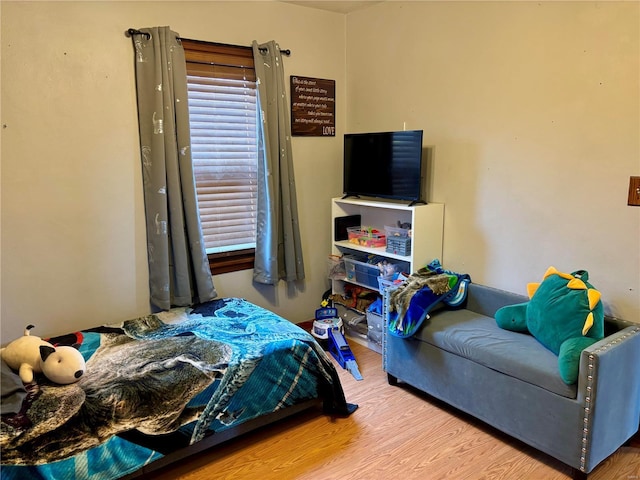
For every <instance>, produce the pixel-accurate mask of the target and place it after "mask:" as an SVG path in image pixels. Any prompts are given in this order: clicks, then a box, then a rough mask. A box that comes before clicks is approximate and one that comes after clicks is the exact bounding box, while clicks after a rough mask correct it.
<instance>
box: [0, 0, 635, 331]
mask: <svg viewBox="0 0 640 480" xmlns="http://www.w3.org/2000/svg"><path fill="white" fill-rule="evenodd" d="M248 7H250V8H248ZM638 7H639V5H638V4H637V3H632V2H628V3H620V4H618V3H610V2H602V3H586V2H568V3H555V2H552V3H544V2H537V3H533V2H532V3H521V2H515V3H510V2H495V3H484V2H471V3H461V2H449V3H437V2H406V3H405V2H392V3H385V4H379V5H374V6H371V7H370V8H367V9H365V10H363V11H360V12H355V13H351V14H349V15H346V16H345V15H341V14H334V13H329V12H323V11H319V10H314V9H309V8H304V7H297V6H293V5H288V4H282V3H278V2H238V1H236V2H193V3H190V2H139V3H136V2H104V3H99V2H68V3H63V2H42V3H40V2H7V1H2V2H1V3H0V8H1V14H2V23H1V26H2V44H1V48H2V51H1V67H2V72H1V75H2V77H1V80H2V83H1V99H0V100H1V106H2V112H1V114H2V125H3V126H5V125H6V127H5V128H2V130H1V132H2V145H1V154H2V158H1V161H2V165H1V166H2V177H1V182H2V184H1V187H2V191H1V208H2V224H1V256H0V261H1V270H0V272H1V275H2V277H1V284H0V285H1V289H2V290H1V302H2V305H1V315H2V316H1V318H0V321H1V323H2V330H1V337H0V342H2V343H4V342H6V341H8V340H11V339H12V338H14V337H16V336H18V335H20V334H21V331H22V329H23V327H24V325H26V324H27V323H33V324H35V325H37V329H36V330H35V332H34V333H35V334H39V335H43V336H46V335H54V334H58V333H64V332H67V331H71V330H74V329H78V328H82V327H89V326H94V325H96V324H99V323H101V322H110V321H116V320H121V319H124V318H128V317H132V316H134V315H138V314H144V313H147V312H148V311H149V305H148V291H147V267H146V252H145V238H144V228H143V223H142V222H143V203H142V202H143V199H142V189H141V176H140V165H139V163H140V159H139V147H138V135H137V127H136V106H135V90H134V87H133V85H134V76H133V51H132V47H131V42H130V40H129V39H127V38H125V37H124V35H123V32H124V31H125V30H126V29H127V28H129V27H132V26H133V27H143V26H155V25H170V26H171V27H172V29H173V30H175V31H177V32H179V33H180V34H181V35H183V36H185V37H188V38H196V39H202V40H210V41H217V42H224V43H235V44H243V45H248V44H250V42H251V41H252V40H253V39H256V40H258V41H267V40H271V39H275V40H277V41H278V42H280V44H281V46H282V47H283V48H290V49H291V50H292V52H293V55H292V56H291V57H289V58H287V59H286V60H285V68H286V73H287V75H304V76H311V77H319V78H328V79H334V80H336V88H337V94H336V97H337V98H336V100H337V101H336V105H337V135H336V137H335V138H332V139H329V138H294V139H293V148H294V155H295V168H296V179H297V183H298V201H299V209H300V212H301V214H302V218H301V229H302V236H303V240H304V242H305V244H304V255H305V263H306V270H307V281H306V282H305V283H304V285H303V286H302V289H301V290H297V289H288V288H287V287H286V285H284V284H283V285H281V286H280V287H279V288H277V289H273V288H271V287H259V288H256V287H254V286H253V285H252V283H251V275H250V272H238V273H234V274H229V275H224V276H218V277H216V278H215V283H216V287H217V289H218V293H219V294H220V295H224V296H235V295H237V296H244V297H246V298H248V299H249V300H252V301H254V302H255V303H258V304H260V305H263V306H266V307H269V308H272V309H273V310H275V311H276V312H278V313H280V314H282V315H283V316H285V317H287V318H289V319H291V320H293V321H295V322H299V321H303V320H306V319H308V318H311V316H312V315H313V311H314V309H315V308H316V306H317V304H318V301H319V298H320V295H321V294H322V292H323V291H324V290H325V288H327V283H326V280H325V279H324V274H325V255H326V253H327V252H328V251H329V242H330V239H329V230H330V229H329V225H328V222H329V199H330V198H331V197H332V196H335V195H338V194H339V192H340V190H341V164H342V153H341V151H342V134H343V133H345V132H346V131H366V130H387V129H401V128H403V125H405V124H406V127H407V128H420V129H424V131H425V142H426V143H427V144H428V145H432V146H433V158H432V161H431V162H430V178H429V194H428V197H429V200H432V201H438V202H444V203H445V204H446V208H445V224H446V225H445V239H444V259H443V260H444V263H445V265H446V266H447V267H449V268H452V269H456V270H460V271H465V272H468V273H470V274H471V275H472V277H473V279H474V280H475V281H476V282H481V283H486V284H489V285H492V286H495V287H500V288H505V289H507V290H511V291H519V292H524V288H525V284H526V283H527V282H529V281H536V280H539V278H540V276H541V275H542V273H543V272H544V270H545V269H546V268H547V266H549V265H550V264H553V265H555V266H556V267H557V268H559V269H561V270H573V269H578V268H585V269H587V270H589V272H590V274H591V279H592V280H593V283H594V284H595V285H596V286H597V287H598V288H599V289H600V290H602V292H603V294H604V298H605V301H606V305H607V310H608V312H609V313H613V314H615V315H619V316H621V317H625V318H628V319H630V320H636V321H639V320H640V318H639V317H640V240H639V238H640V235H639V234H640V208H637V207H636V208H632V207H627V206H626V190H627V185H628V177H629V175H638V174H640V138H639V133H638V132H639V131H640V120H639V117H640V115H639V112H638V106H639V102H640V99H639V96H638V95H639V88H638V87H639V85H638V81H639V77H640V75H639V67H638V57H639V54H640V51H639V46H638V45H639V33H638V22H637V18H638V14H639V11H638ZM248 12H249V13H248ZM241 16H245V17H246V19H245V20H244V21H243V23H242V24H241V23H240V20H239V19H240V17H241ZM345 35H346V38H345Z"/></svg>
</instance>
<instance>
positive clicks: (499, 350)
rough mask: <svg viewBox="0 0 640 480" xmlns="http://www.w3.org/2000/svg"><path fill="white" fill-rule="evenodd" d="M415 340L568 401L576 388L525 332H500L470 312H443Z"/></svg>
mask: <svg viewBox="0 0 640 480" xmlns="http://www.w3.org/2000/svg"><path fill="white" fill-rule="evenodd" d="M414 338H416V339H418V340H420V341H423V342H427V343H429V344H431V345H434V346H436V347H438V348H441V349H443V350H446V351H448V352H451V353H454V354H457V355H460V356H463V357H465V358H468V359H469V360H472V361H474V362H476V363H479V364H481V365H484V366H486V367H488V368H491V369H493V370H496V371H498V372H501V373H503V374H505V375H509V376H512V377H515V378H518V379H520V380H522V381H524V382H527V383H530V384H532V385H537V386H539V387H540V388H544V389H546V390H549V391H551V392H554V393H557V394H558V395H562V396H564V397H567V398H576V392H577V386H576V385H575V384H574V385H567V384H566V383H564V382H563V381H562V378H561V377H560V373H559V370H558V357H557V356H556V355H555V354H554V353H553V352H551V351H549V350H547V349H546V348H545V347H544V346H542V345H541V344H540V342H538V341H537V340H536V339H535V338H534V337H532V336H531V335H529V334H527V333H517V332H511V331H508V330H502V329H501V328H499V327H498V326H497V324H496V321H495V319H493V318H491V317H487V316H485V315H482V314H479V313H476V312H473V311H471V310H466V309H461V310H453V311H452V310H442V311H437V312H434V313H433V315H432V316H431V318H430V319H428V320H426V321H425V322H424V323H423V325H422V329H420V331H418V332H417V333H416V334H415V335H414Z"/></svg>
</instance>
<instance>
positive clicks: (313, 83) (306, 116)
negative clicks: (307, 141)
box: [291, 75, 336, 137]
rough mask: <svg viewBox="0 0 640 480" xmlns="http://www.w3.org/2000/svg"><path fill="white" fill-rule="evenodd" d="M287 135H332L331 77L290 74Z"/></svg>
mask: <svg viewBox="0 0 640 480" xmlns="http://www.w3.org/2000/svg"><path fill="white" fill-rule="evenodd" d="M291 134H292V135H297V136H310V137H335V135H336V81H335V80H323V79H321V78H309V77H298V76H293V75H292V76H291Z"/></svg>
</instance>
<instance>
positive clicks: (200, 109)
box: [183, 40, 258, 253]
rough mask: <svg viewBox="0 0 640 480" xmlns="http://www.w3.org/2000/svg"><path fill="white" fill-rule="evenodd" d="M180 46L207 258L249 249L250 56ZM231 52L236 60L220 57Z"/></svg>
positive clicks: (252, 156) (252, 191)
mask: <svg viewBox="0 0 640 480" xmlns="http://www.w3.org/2000/svg"><path fill="white" fill-rule="evenodd" d="M186 42H187V41H184V40H183V46H184V48H185V54H186V57H187V84H188V95H189V120H190V128H191V154H192V159H193V165H194V173H195V179H196V190H197V195H198V205H199V210H200V221H201V224H202V231H203V236H204V241H205V245H206V247H207V253H217V252H227V251H233V250H242V249H247V248H255V232H256V208H257V143H258V142H257V124H256V119H257V117H256V115H257V109H256V104H257V102H256V100H257V95H256V82H255V72H254V70H253V56H252V54H251V51H250V49H249V51H248V52H247V49H246V47H233V46H226V45H225V46H221V45H217V44H202V43H201V42H193V43H195V44H196V48H195V49H193V50H190V49H189V48H188V47H189V45H185V43H186ZM189 42H192V41H189ZM234 48H238V49H239V51H240V52H241V53H242V56H238V55H237V54H233V55H228V54H227V55H226V56H225V51H229V50H233V49H234ZM202 49H211V50H216V49H222V50H223V52H222V53H220V52H219V51H216V52H208V51H205V52H203V51H202ZM190 52H191V53H190ZM232 53H233V52H232ZM249 57H250V58H249ZM249 64H250V65H249Z"/></svg>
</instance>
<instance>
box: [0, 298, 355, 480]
mask: <svg viewBox="0 0 640 480" xmlns="http://www.w3.org/2000/svg"><path fill="white" fill-rule="evenodd" d="M74 339H76V340H78V339H79V340H81V342H82V343H81V346H80V351H81V353H82V354H83V356H84V357H85V360H86V361H87V372H86V374H85V375H84V376H83V377H82V378H81V379H80V381H78V382H77V383H75V384H72V385H65V386H62V385H55V384H52V383H50V382H48V381H47V380H46V379H45V378H44V377H39V378H38V381H37V383H35V384H32V385H30V386H29V388H28V393H27V398H26V399H25V401H24V402H23V407H22V410H21V411H20V412H19V413H17V414H8V415H2V422H1V432H0V433H1V435H0V447H1V448H2V478H3V479H14V478H15V479H21V480H22V479H28V478H37V479H56V480H58V479H74V478H83V479H84V478H87V479H92V480H111V479H116V478H119V477H121V476H124V475H126V474H128V473H131V472H133V471H136V470H138V469H140V468H141V467H143V466H145V465H147V464H149V463H151V462H153V461H154V460H157V459H159V458H161V457H162V456H164V455H166V454H168V453H170V452H171V451H172V450H173V449H176V448H179V447H183V446H185V445H187V444H192V443H195V442H198V441H200V440H201V439H202V438H204V437H205V436H206V435H210V434H212V433H213V434H214V435H215V432H220V431H222V430H224V429H226V428H229V427H232V426H235V425H239V424H240V423H242V422H246V421H248V420H251V419H254V418H256V417H258V416H261V415H264V414H268V413H271V412H275V411H277V410H279V409H282V408H285V407H287V406H290V405H295V404H297V403H300V402H303V401H306V400H310V399H314V398H321V399H323V400H324V408H325V411H326V412H327V413H331V414H338V415H348V414H349V413H350V412H351V411H353V409H354V408H355V406H353V405H350V404H347V403H346V401H345V398H344V393H343V391H342V386H341V385H340V381H339V378H338V376H337V372H336V371H335V368H334V366H333V364H332V363H331V362H330V361H329V359H328V358H327V356H326V354H325V353H324V351H323V350H322V349H321V348H320V346H319V345H318V344H317V343H316V342H315V340H314V339H313V337H312V336H311V335H310V334H309V333H307V332H305V331H304V330H302V329H301V328H299V327H298V326H296V325H294V324H292V323H291V322H288V321H287V320H285V319H283V318H281V317H279V316H278V315H276V314H274V313H272V312H270V311H268V310H265V309H263V308H261V307H258V306H256V305H253V304H251V303H250V302H247V301H245V300H242V299H237V298H227V299H222V300H214V301H212V302H208V303H205V304H202V305H200V306H197V307H196V308H194V309H182V310H176V311H172V312H171V313H170V314H158V315H149V316H146V317H141V318H137V319H133V320H129V321H126V322H124V323H123V324H122V325H118V326H109V327H101V328H98V329H92V330H87V331H83V332H79V333H78V334H75V335H74ZM49 341H50V342H51V343H56V339H50V340H49ZM176 438H180V439H183V441H182V442H181V441H176ZM147 440H148V441H147Z"/></svg>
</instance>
